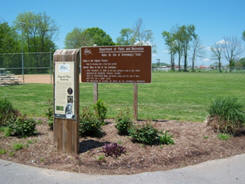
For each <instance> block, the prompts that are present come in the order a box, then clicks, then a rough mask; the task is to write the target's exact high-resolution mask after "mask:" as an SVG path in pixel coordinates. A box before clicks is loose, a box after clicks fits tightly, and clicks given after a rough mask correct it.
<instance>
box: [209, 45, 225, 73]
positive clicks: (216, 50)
mask: <svg viewBox="0 0 245 184" xmlns="http://www.w3.org/2000/svg"><path fill="white" fill-rule="evenodd" d="M222 49H223V47H222V45H221V44H220V43H216V44H215V45H214V46H212V47H211V51H212V53H213V56H214V59H215V60H218V68H219V72H222V69H221V59H222V53H223V50H222Z"/></svg>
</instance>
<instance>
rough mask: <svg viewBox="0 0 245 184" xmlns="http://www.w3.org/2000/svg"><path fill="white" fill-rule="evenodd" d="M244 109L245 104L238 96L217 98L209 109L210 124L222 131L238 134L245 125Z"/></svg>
mask: <svg viewBox="0 0 245 184" xmlns="http://www.w3.org/2000/svg"><path fill="white" fill-rule="evenodd" d="M242 109H243V105H242V104H241V103H239V102H238V99H237V98H232V97H226V98H217V99H215V100H214V101H213V102H212V104H211V105H210V107H209V109H208V113H209V122H208V125H210V126H212V127H213V128H214V130H217V131H219V132H221V133H229V134H236V131H237V130H239V129H240V128H241V127H243V126H244V125H245V113H244V112H243V110H242Z"/></svg>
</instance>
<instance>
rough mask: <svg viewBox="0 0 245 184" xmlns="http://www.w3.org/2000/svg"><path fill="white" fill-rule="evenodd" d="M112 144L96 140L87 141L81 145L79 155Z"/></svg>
mask: <svg viewBox="0 0 245 184" xmlns="http://www.w3.org/2000/svg"><path fill="white" fill-rule="evenodd" d="M109 143H110V142H98V141H95V140H85V141H82V142H80V143H79V153H85V152H87V151H89V150H91V149H94V148H98V147H102V146H104V145H105V144H109Z"/></svg>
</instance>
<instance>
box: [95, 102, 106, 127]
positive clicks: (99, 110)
mask: <svg viewBox="0 0 245 184" xmlns="http://www.w3.org/2000/svg"><path fill="white" fill-rule="evenodd" d="M94 111H95V114H96V116H97V119H98V120H99V121H101V122H102V123H104V120H105V118H106V113H107V108H106V106H105V104H104V102H103V101H102V100H100V99H99V100H98V101H97V103H96V104H95V105H94Z"/></svg>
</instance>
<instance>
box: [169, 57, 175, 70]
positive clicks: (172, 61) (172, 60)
mask: <svg viewBox="0 0 245 184" xmlns="http://www.w3.org/2000/svg"><path fill="white" fill-rule="evenodd" d="M170 56H171V58H170V60H171V61H170V62H171V70H172V71H174V70H175V68H174V54H173V53H171V54H170Z"/></svg>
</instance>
